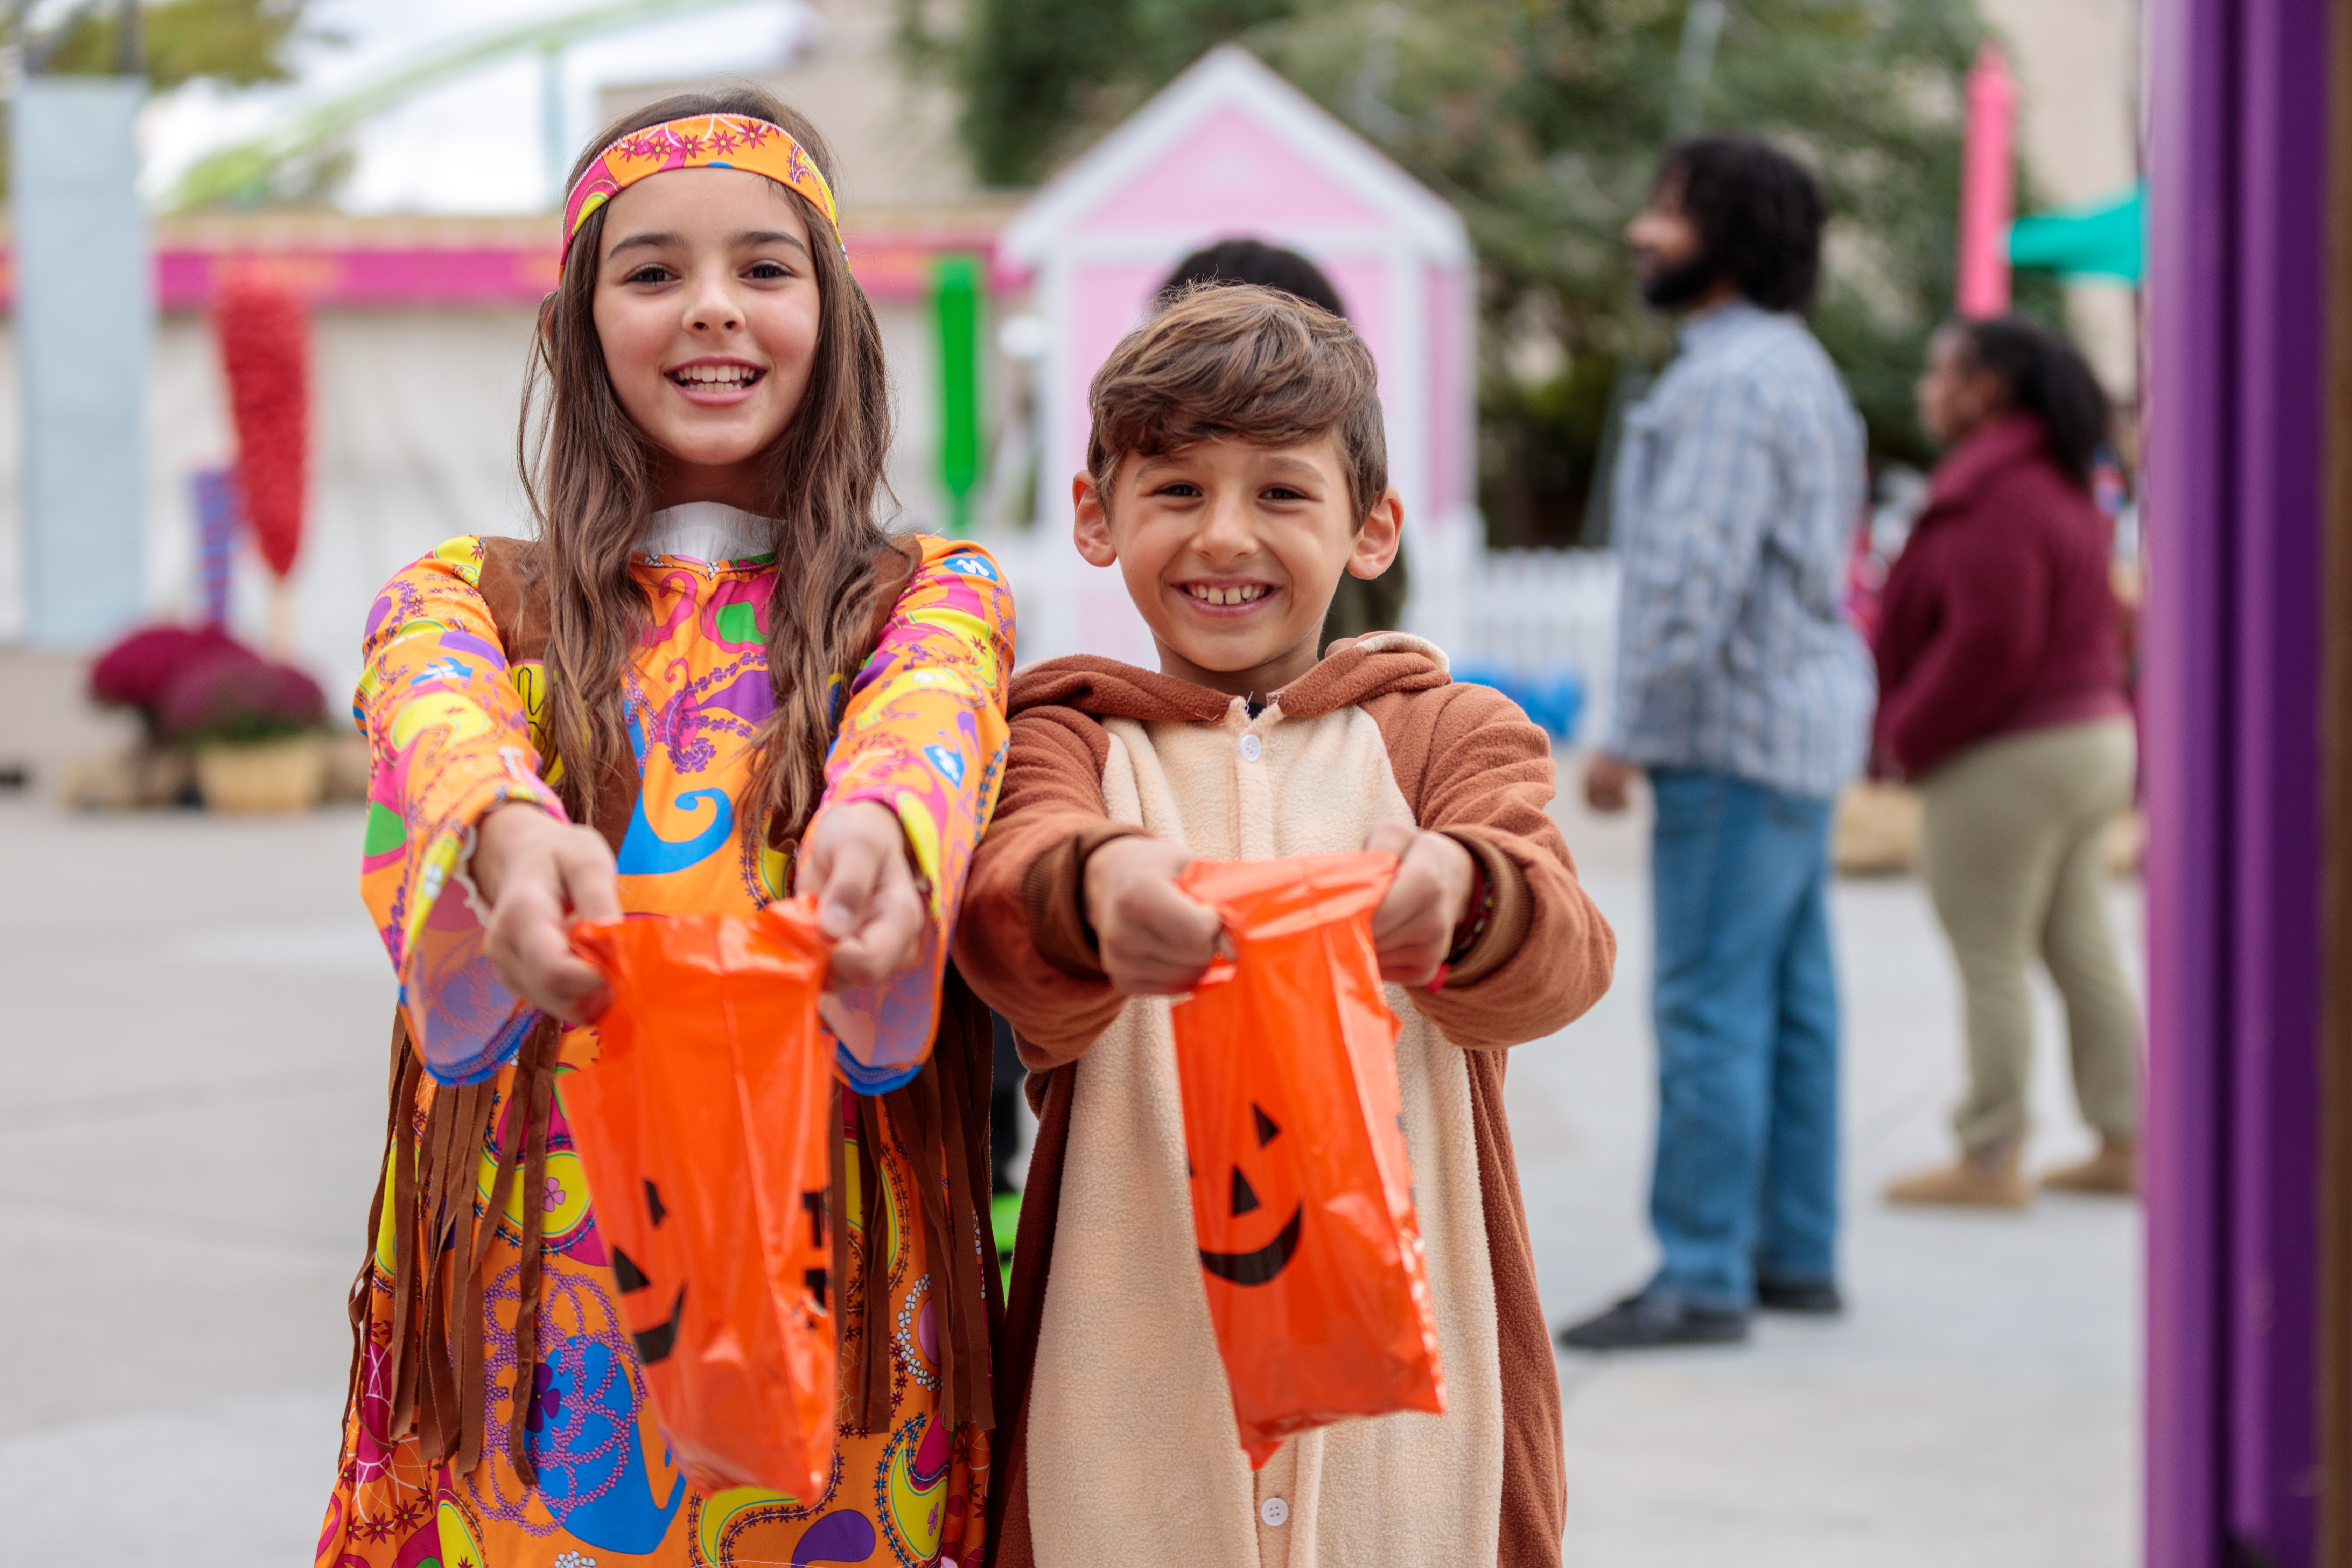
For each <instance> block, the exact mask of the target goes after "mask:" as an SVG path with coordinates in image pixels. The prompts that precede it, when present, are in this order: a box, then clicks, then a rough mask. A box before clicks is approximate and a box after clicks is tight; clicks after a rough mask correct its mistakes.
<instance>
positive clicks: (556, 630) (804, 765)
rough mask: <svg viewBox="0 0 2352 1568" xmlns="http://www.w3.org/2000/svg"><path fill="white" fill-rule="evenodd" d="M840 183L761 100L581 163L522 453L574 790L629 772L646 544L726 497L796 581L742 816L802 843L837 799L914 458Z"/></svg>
mask: <svg viewBox="0 0 2352 1568" xmlns="http://www.w3.org/2000/svg"><path fill="white" fill-rule="evenodd" d="M714 117H727V118H723V119H721V118H714ZM665 163H666V164H667V166H665ZM722 164H731V166H721V165H722ZM758 169H765V170H767V171H768V172H767V173H760V172H755V170H758ZM812 170H814V176H815V177H812V174H811V173H810V171H812ZM834 177H835V163H834V160H833V155H832V153H831V152H830V151H829V150H828V149H827V148H826V146H825V144H824V139H823V137H821V136H820V135H819V134H818V132H817V130H816V128H815V127H814V125H812V124H811V123H810V122H809V121H807V119H806V118H805V117H803V116H802V115H800V114H798V113H796V112H794V111H793V110H790V109H787V108H786V107H784V106H783V105H782V104H781V103H779V102H777V101H776V100H775V99H773V98H772V97H771V96H770V95H768V94H767V93H765V92H762V91H760V90H759V89H756V88H751V87H749V86H743V87H736V88H730V89H721V90H718V91H710V92H694V93H684V94H679V95H677V96H674V97H670V98H666V99H663V100H660V101H659V102H656V103H653V104H649V105H647V106H646V108H644V109H641V110H635V111H634V112H633V113H630V114H628V115H625V116H623V117H622V118H620V119H618V120H616V121H614V122H613V123H612V124H610V125H608V126H607V127H605V128H604V131H602V132H599V133H598V134H597V135H596V137H595V138H594V139H593V141H592V142H590V143H589V144H588V147H587V150H586V151H585V152H584V153H583V154H582V156H581V158H580V161H579V162H578V163H576V164H575V165H574V166H573V169H572V183H571V187H570V188H571V189H572V193H573V195H572V201H571V202H570V203H569V204H568V205H567V224H568V226H570V227H569V233H568V235H567V240H566V243H567V247H568V248H567V250H566V252H565V255H564V259H563V266H562V276H561V279H560V280H559V282H558V284H557V287H556V289H555V292H554V293H552V294H551V295H550V296H549V297H548V299H547V300H546V302H545V304H544V305H543V306H542V307H541V331H540V336H539V342H538V345H537V353H536V354H535V355H534V361H533V365H532V374H531V378H530V386H529V389H528V391H527V392H526V398H525V409H524V431H523V447H522V449H523V452H524V454H525V463H526V468H527V469H528V472H527V474H526V480H527V483H528V487H529V489H530V498H531V503H532V510H533V511H534V512H535V514H536V517H537V521H538V523H539V529H540V535H541V541H542V542H543V543H544V545H545V546H546V549H545V550H544V551H543V552H541V553H542V557H543V560H544V563H545V566H544V574H545V579H546V584H547V592H548V595H549V599H550V604H549V615H550V620H549V626H550V634H549V645H548V662H549V665H550V671H549V674H550V677H551V679H550V680H549V698H550V701H551V710H552V711H551V718H552V721H553V727H554V731H555V739H556V742H557V750H558V752H559V753H560V754H561V755H562V757H563V758H564V759H565V763H566V765H565V768H564V773H563V778H564V781H565V784H566V788H567V797H569V795H573V794H579V793H582V790H583V787H584V786H582V785H580V784H578V782H577V781H581V780H593V779H597V778H601V777H602V776H603V775H604V770H605V769H606V768H607V767H610V766H617V765H619V764H620V763H623V762H624V761H625V760H626V756H627V752H626V747H627V740H626V735H627V726H626V722H625V716H624V714H623V712H622V710H621V697H620V687H621V677H622V672H623V671H624V669H625V668H626V666H627V662H628V659H629V658H630V655H631V652H632V650H633V649H634V647H635V641H636V637H637V636H638V634H639V632H640V630H641V629H642V626H643V622H644V619H645V598H644V595H643V594H642V592H641V591H640V590H639V589H638V588H637V587H636V585H635V584H634V583H633V582H632V581H631V579H630V575H629V563H630V561H631V559H632V556H633V552H634V550H635V544H636V541H637V538H638V535H639V532H640V531H641V530H642V529H643V528H644V527H645V524H646V519H647V518H648V517H649V516H650V515H651V514H652V513H654V512H656V511H658V510H664V509H667V508H670V507H675V506H679V505H683V504H686V503H688V502H695V501H708V502H717V503H719V504H722V505H725V506H729V507H733V508H736V509H738V510H741V511H744V512H748V513H751V514H752V516H754V517H757V518H762V519H769V520H772V524H771V527H770V530H769V537H768V539H767V540H766V542H768V543H771V544H772V547H773V549H774V550H775V552H776V553H777V555H778V556H779V558H780V559H781V560H782V561H784V562H787V563H790V564H789V565H788V566H787V567H786V568H785V569H784V570H782V571H779V572H778V573H777V574H775V579H774V583H775V586H774V589H773V591H772V595H771V596H770V597H769V598H768V602H767V603H765V604H762V605H760V606H759V623H760V626H761V630H762V632H763V634H764V637H763V640H764V641H765V642H766V644H767V651H768V668H769V673H770V676H771V678H772V681H773V684H774V687H775V691H776V698H777V701H776V708H775V711H774V712H773V714H772V715H771V716H769V717H768V718H767V719H766V720H765V721H764V722H763V723H762V724H761V727H760V730H759V732H758V735H757V738H756V741H755V742H754V743H755V744H756V745H757V746H758V748H759V749H760V751H761V763H760V765H759V767H758V769H757V771H756V779H757V782H756V784H755V785H754V791H755V794H756V795H758V797H759V798H758V799H756V800H751V801H746V802H744V803H742V805H744V806H745V807H746V808H747V809H745V810H744V811H743V813H742V816H743V819H744V820H745V822H746V823H766V822H768V821H770V820H772V819H773V818H776V817H781V819H782V822H783V823H784V824H785V825H787V826H788V827H790V828H792V829H793V830H797V828H798V826H800V825H802V824H803V823H805V822H806V820H807V818H808V816H809V814H810V812H811V811H813V810H814V806H815V804H816V801H817V799H818V795H819V793H820V791H821V790H822V787H823V779H822V768H823V759H824V753H825V749H826V746H827V744H828V742H829V741H830V739H831V725H832V715H831V710H830V698H831V689H832V687H833V685H834V683H835V678H836V677H841V676H845V675H846V674H848V673H849V672H851V671H854V670H855V669H856V666H857V664H858V663H859V662H860V661H862V659H863V658H864V657H865V649H864V647H863V646H862V639H863V638H864V637H865V635H866V627H867V624H868V609H867V605H866V600H867V599H868V598H869V597H870V595H871V589H872V585H873V583H874V581H875V567H874V563H875V560H876V557H877V552H878V551H880V550H882V549H884V548H887V544H886V541H885V537H884V535H883V533H882V531H881V529H880V527H879V525H878V523H877V521H876V503H877V498H878V497H879V496H880V495H882V494H883V493H884V479H883V463H884V459H885V458H886V457H887V452H888V448H889V440H890V416H889V403H888V396H887V385H886V382H885V378H884V367H883V360H882V342H881V334H880V332H879V331H878V330H877V327H876V324H875V321H874V312H873V310H872V308H871V307H870V306H869V305H868V304H867V302H866V296H865V293H864V291H863V290H862V289H859V288H858V287H857V284H856V280H855V279H852V278H851V276H850V272H849V267H848V263H847V260H846V258H845V257H844V255H843V253H842V246H841V237H840V234H839V232H838V229H837V227H836V226H835V204H834V200H833V190H832V184H833V180H834ZM600 196H601V197H602V198H603V199H602V200H601V201H599V200H598V198H599V197H600ZM813 198H814V199H813ZM583 764H584V765H583ZM567 804H572V802H571V801H570V800H569V798H567ZM579 804H581V805H583V806H584V805H586V803H585V802H584V801H583V802H581V803H579ZM747 831H748V829H747Z"/></svg>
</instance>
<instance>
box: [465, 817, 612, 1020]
mask: <svg viewBox="0 0 2352 1568" xmlns="http://www.w3.org/2000/svg"><path fill="white" fill-rule="evenodd" d="M472 876H473V879H474V887H475V889H476V890H477V891H478V892H479V893H480V894H481V896H482V898H483V900H485V901H486V902H488V905H489V906H490V921H489V928H488V941H487V942H486V943H485V944H484V945H485V947H486V948H487V950H488V953H489V958H490V967H491V968H492V969H494V970H496V971H497V972H498V976H499V981H500V982H501V983H502V984H505V986H506V988H507V989H508V990H509V991H511V992H513V993H514V994H516V995H518V996H520V997H521V998H522V999H523V1000H524V1001H526V1002H528V1003H530V1005H532V1006H534V1007H537V1008H539V1009H540V1010H541V1011H542V1012H546V1013H551V1014H553V1015H554V1016H557V1017H559V1018H561V1019H562V1020H563V1021H564V1022H565V1023H567V1024H585V1023H589V1022H592V1021H593V1020H594V1018H595V1017H596V1016H597V1015H599V1014H601V1013H602V1012H604V1008H605V1005H607V1004H608V1003H610V1002H611V1000H612V997H611V996H610V995H609V994H607V993H606V992H605V989H604V976H602V975H601V974H598V973H596V971H595V969H594V967H593V965H591V964H590V963H588V962H587V961H586V960H585V959H583V958H582V957H580V956H579V955H578V954H577V953H575V952H572V938H571V935H570V931H571V928H572V922H573V921H615V920H619V919H620V918H621V893H620V888H619V886H618V885H617V884H616V883H615V882H614V879H613V851H612V848H611V847H610V846H609V845H607V844H606V843H605V842H604V836H603V835H602V834H600V833H598V832H597V831H596V830H595V829H594V828H593V827H579V826H572V825H569V824H566V823H562V822H558V821H556V820H555V818H553V817H551V816H548V815H547V813H545V812H544V811H541V809H540V808H539V807H537V806H535V805H526V804H523V803H520V802H518V803H516V804H515V805H504V806H500V807H499V808H498V809H497V810H495V811H492V812H491V813H490V814H489V815H488V816H485V817H483V818H482V820H481V822H480V824H479V825H478V826H476V828H475V830H474V861H473V869H472ZM453 890H454V889H453Z"/></svg>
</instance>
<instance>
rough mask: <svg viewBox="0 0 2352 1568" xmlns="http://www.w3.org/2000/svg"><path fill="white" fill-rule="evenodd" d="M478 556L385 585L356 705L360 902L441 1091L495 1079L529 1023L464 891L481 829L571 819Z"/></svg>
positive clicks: (447, 550)
mask: <svg viewBox="0 0 2352 1568" xmlns="http://www.w3.org/2000/svg"><path fill="white" fill-rule="evenodd" d="M482 559H483V547H482V543H481V542H480V541H479V540H478V539H472V538H466V539H453V540H451V541H449V542H447V543H446V544H443V545H441V546H440V547H439V548H437V549H436V550H435V551H434V552H433V553H431V554H430V555H427V556H425V558H424V559H423V560H421V561H418V562H416V563H415V564H413V565H411V566H408V567H406V568H405V569H404V570H403V571H402V572H401V573H400V574H399V575H397V576H395V577H394V578H393V580H392V581H391V582H390V583H389V584H385V586H384V590H383V594H382V595H379V596H378V597H377V599H376V603H375V608H374V609H373V611H372V612H371V613H370V614H369V616H368V629H367V636H366V639H365V642H364V644H363V645H362V653H363V657H364V658H365V660H366V673H365V675H364V676H362V679H361V681H360V687H359V690H358V692H357V694H356V695H355V696H354V698H353V700H352V717H353V719H354V720H356V721H357V722H358V724H359V726H360V728H361V729H362V731H365V732H366V734H367V737H368V750H369V756H370V763H371V777H370V779H369V784H368V820H367V842H366V847H365V849H364V851H363V857H364V858H363V859H362V869H361V873H360V888H361V892H362V896H363V897H364V898H365V899H366V900H367V903H368V908H369V910H370V912H371V913H372V914H373V916H374V918H375V925H376V930H377V932H378V933H379V934H380V935H381V936H382V937H383V944H384V947H385V950H386V951H387V952H390V953H391V955H392V964H393V970H394V973H396V974H397V975H398V976H399V979H400V1000H401V1005H403V1006H404V1007H405V1008H406V1009H407V1011H408V1022H409V1031H410V1033H411V1034H412V1035H413V1036H414V1037H415V1040H416V1044H417V1048H418V1050H419V1052H420V1053H421V1054H422V1056H423V1057H424V1059H425V1067H426V1068H428V1069H429V1070H430V1071H431V1072H432V1074H433V1076H434V1077H435V1078H436V1079H439V1080H440V1081H442V1082H444V1083H471V1082H474V1081H476V1080H478V1079H484V1078H488V1076H490V1075H491V1074H492V1073H494V1072H496V1071H497V1070H498V1068H499V1064H500V1063H502V1062H503V1061H505V1060H506V1059H507V1058H508V1057H509V1056H511V1055H513V1054H514V1050H515V1047H517V1046H519V1045H520V1044H521V1043H522V1037H523V1034H524V1032H525V1030H526V1029H528V1027H529V1026H530V1021H531V1018H532V1016H534V1015H533V1011H532V1008H531V1007H530V1004H529V1003H528V1002H526V1001H525V1000H524V999H523V997H522V996H521V995H520V994H518V993H517V992H516V991H515V990H513V989H512V988H510V987H509V984H507V982H506V981H504V980H502V979H501V978H500V977H499V973H498V972H497V970H496V968H495V967H494V966H493V964H492V963H491V958H490V952H489V949H488V932H487V931H485V928H484V924H483V921H482V918H481V917H480V915H479V913H478V908H477V902H478V901H477V900H475V899H473V898H472V897H471V896H470V889H469V888H468V887H467V882H466V875H465V871H466V867H467V860H468V858H469V857H470V856H471V854H472V853H473V849H474V844H475V835H476V831H477V829H478V826H479V825H480V823H481V821H482V818H483V817H485V816H488V814H489V813H491V812H493V811H496V810H497V809H498V808H499V807H500V806H504V805H517V806H529V807H531V808H533V809H534V810H536V811H538V812H541V813H543V814H545V815H546V816H548V817H549V818H551V820H552V821H554V822H556V823H562V821H563V820H564V815H563V807H562V805H560V804H559V803H558V801H557V799H556V795H555V792H554V791H553V790H552V789H550V788H549V787H548V786H547V784H545V783H543V782H542V781H541V778H540V776H539V767H540V755H539V752H538V749H537V748H536V747H535V746H534V745H533V744H532V742H531V733H530V715H529V714H528V713H527V712H526V710H525V708H524V704H523V699H522V697H521V696H520V693H519V692H518V689H517V687H516V685H515V677H514V674H513V672H512V671H510V670H509V668H508V663H507V658H506V654H505V651H504V649H503V648H501V647H500V646H499V637H498V628H497V626H496V624H495V623H494V622H493V621H492V619H491V617H490V613H489V609H488V605H486V604H485V603H484V602H483V599H482V595H481V592H480V588H479V584H480V581H481V572H482ZM534 689H538V688H534Z"/></svg>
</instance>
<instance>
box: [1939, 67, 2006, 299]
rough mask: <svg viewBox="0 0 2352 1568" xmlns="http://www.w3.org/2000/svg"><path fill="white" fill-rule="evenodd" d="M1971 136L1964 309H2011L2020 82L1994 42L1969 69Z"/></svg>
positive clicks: (1962, 266) (1964, 173) (1961, 282)
mask: <svg viewBox="0 0 2352 1568" xmlns="http://www.w3.org/2000/svg"><path fill="white" fill-rule="evenodd" d="M1968 98H1969V110H1968V130H1967V132H1966V139H1965V140H1964V142H1962V144H1961V149H1960V255H1959V277H1958V288H1957V289H1955V290H1954V292H1955V294H1956V295H1957V296H1958V298H1957V299H1956V300H1954V304H1955V305H1956V306H1957V307H1958V310H1959V313H1960V314H1961V315H1963V316H1967V317H1970V318H1979V317H1985V316H2000V315H2006V314H2007V313H2008V311H2009V224H2010V216H2011V208H2012V205H2013V201H2014V195H2013V191H2012V185H2013V184H2014V181H2015V179H2016V163H2015V159H2014V154H2013V153H2012V140H2011V139H2012V136H2013V135H2014V132H2015V129H2016V121H2017V83H2016V82H2015V81H2014V80H2012V79H2011V77H2010V74H2009V62H2008V61H2007V60H2005V59H2003V58H2001V52H2000V46H1999V45H1997V44H1993V43H1990V42H1988V43H1987V44H1986V45H1985V46H1984V47H1982V48H1980V49H1979V50H1978V51H1977V63H1976V64H1975V65H1973V66H1971V67H1969V87H1968Z"/></svg>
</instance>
